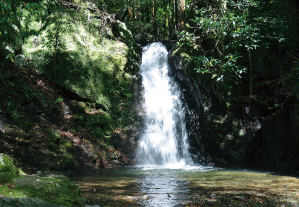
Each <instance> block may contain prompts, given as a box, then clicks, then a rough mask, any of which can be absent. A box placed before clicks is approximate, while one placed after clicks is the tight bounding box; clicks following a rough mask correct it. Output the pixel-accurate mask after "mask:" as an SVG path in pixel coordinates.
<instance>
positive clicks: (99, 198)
mask: <svg viewBox="0 0 299 207" xmlns="http://www.w3.org/2000/svg"><path fill="white" fill-rule="evenodd" d="M196 167H197V168H196ZM72 180H73V181H74V182H75V183H77V184H78V185H80V186H81V191H82V194H83V196H84V197H85V198H86V199H87V203H88V204H93V205H104V206H109V205H112V204H114V206H115V205H116V206H117V205H120V204H121V202H125V203H126V202H128V201H130V202H132V206H140V205H141V206H162V205H163V206H185V205H189V206H244V205H245V206H277V205H286V206H288V205H293V204H297V203H298V202H299V193H298V192H297V188H298V186H299V179H298V178H296V177H290V176H281V175H274V174H271V173H264V172H252V171H251V172H250V171H246V170H242V171H241V170H238V171H234V170H224V169H216V168H214V169H213V168H211V167H204V166H194V167H193V168H190V169H189V170H188V169H184V168H183V169H165V168H159V167H150V166H148V167H136V168H132V167H131V168H118V169H105V170H99V171H94V172H86V173H82V174H81V175H77V176H75V177H73V178H72ZM106 204H107V205H106ZM112 206H113V205H112Z"/></svg>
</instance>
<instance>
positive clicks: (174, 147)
mask: <svg viewBox="0 0 299 207" xmlns="http://www.w3.org/2000/svg"><path fill="white" fill-rule="evenodd" d="M168 69H169V66H168V52H167V49H166V48H165V46H164V45H163V44H162V43H152V44H150V45H148V46H146V47H145V48H144V49H143V53H142V64H141V69H140V73H141V76H142V84H143V87H144V99H145V101H144V103H143V104H144V109H145V112H146V119H145V129H144V132H143V134H142V135H141V138H140V142H139V148H138V162H139V164H140V165H159V166H165V167H168V166H170V167H178V168H179V167H183V166H185V164H191V163H192V161H191V156H190V154H189V152H188V143H187V132H186V124H185V120H184V107H183V104H182V101H181V99H180V89H179V86H178V85H177V84H176V83H175V81H174V80H173V78H171V77H169V76H168Z"/></svg>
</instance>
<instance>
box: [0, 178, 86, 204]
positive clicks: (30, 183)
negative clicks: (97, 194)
mask: <svg viewBox="0 0 299 207" xmlns="http://www.w3.org/2000/svg"><path fill="white" fill-rule="evenodd" d="M3 176H4V177H3ZM47 176H48V177H47V178H45V177H40V176H18V175H10V177H8V178H7V176H5V175H2V176H0V180H1V179H2V180H3V182H4V184H2V186H1V187H0V193H1V195H2V196H4V197H12V198H14V200H11V201H0V206H3V205H4V204H5V205H7V206H9V203H10V204H19V205H10V206H30V205H29V203H30V202H32V199H31V198H36V199H41V200H42V201H45V202H42V201H41V202H38V203H43V204H45V205H39V204H36V202H35V201H36V199H34V201H33V203H32V205H31V206H78V207H80V206H84V199H83V198H82V196H81V191H80V188H79V186H77V185H76V184H74V183H73V182H71V181H70V180H68V179H60V178H59V179H58V178H54V176H55V175H53V176H52V177H51V175H47ZM50 177H51V178H50ZM10 186H14V187H13V188H11V187H10ZM26 199H28V202H27V201H26ZM21 201H26V202H25V204H26V205H25V204H24V203H22V202H21ZM38 201H39V200H38ZM1 202H2V203H1ZM47 202H49V203H47ZM1 204H3V205H1ZM27 204H28V205H27ZM55 204H56V205H55Z"/></svg>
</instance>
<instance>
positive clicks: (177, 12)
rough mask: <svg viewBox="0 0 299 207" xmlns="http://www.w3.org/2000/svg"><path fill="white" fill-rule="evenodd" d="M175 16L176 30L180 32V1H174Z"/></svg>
mask: <svg viewBox="0 0 299 207" xmlns="http://www.w3.org/2000/svg"><path fill="white" fill-rule="evenodd" d="M174 15H175V28H176V29H177V30H179V28H178V24H179V9H178V0H174Z"/></svg>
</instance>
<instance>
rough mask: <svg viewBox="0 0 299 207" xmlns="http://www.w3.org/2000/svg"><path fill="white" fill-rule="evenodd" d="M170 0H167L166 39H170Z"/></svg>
mask: <svg viewBox="0 0 299 207" xmlns="http://www.w3.org/2000/svg"><path fill="white" fill-rule="evenodd" d="M169 3H170V2H169V1H167V0H166V11H165V12H166V16H165V28H166V29H165V36H166V38H165V39H166V40H169Z"/></svg>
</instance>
